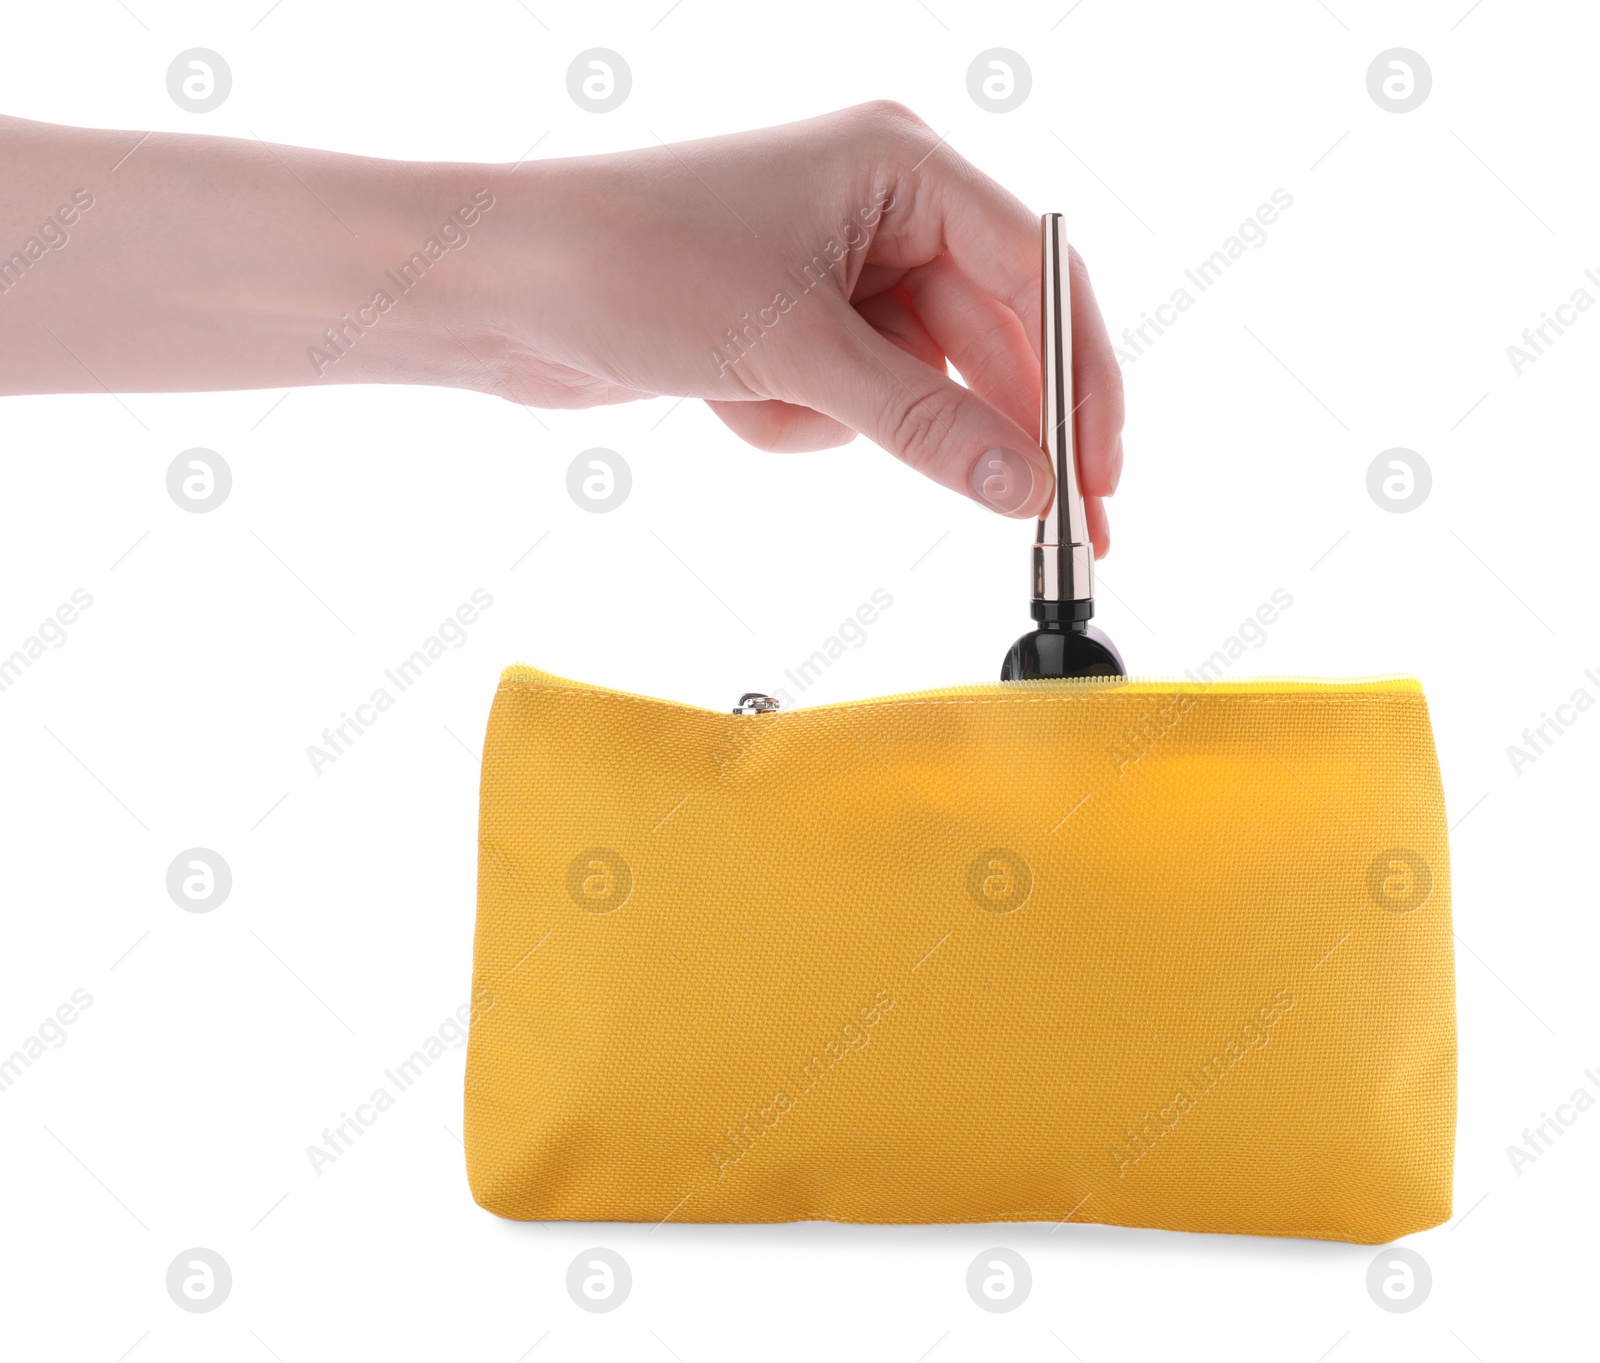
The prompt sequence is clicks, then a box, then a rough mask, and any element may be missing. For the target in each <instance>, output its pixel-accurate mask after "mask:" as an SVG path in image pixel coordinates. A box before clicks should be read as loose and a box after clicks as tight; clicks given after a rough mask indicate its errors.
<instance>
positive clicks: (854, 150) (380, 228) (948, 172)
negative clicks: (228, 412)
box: [0, 105, 1122, 552]
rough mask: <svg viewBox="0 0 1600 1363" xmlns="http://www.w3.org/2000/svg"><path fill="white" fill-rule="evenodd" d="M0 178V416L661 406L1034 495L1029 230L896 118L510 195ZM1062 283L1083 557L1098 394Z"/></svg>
mask: <svg viewBox="0 0 1600 1363" xmlns="http://www.w3.org/2000/svg"><path fill="white" fill-rule="evenodd" d="M0 148H3V150H4V154H5V162H6V164H7V166H8V183H7V188H6V193H5V202H4V204H3V205H0V392H6V393H61V392H99V391H111V392H138V391H158V390H169V391H170V390H184V391H192V390H198V389H217V388H255V387H284V386H291V385H301V384H313V383H428V384H439V385H447V386H454V387H462V388H471V389H477V390H479V391H483V392H486V393H494V394H497V395H499V396H501V397H504V398H508V399H510V400H512V401H515V402H521V403H528V404H533V405H540V406H561V407H576V406H589V405H593V404H597V403H607V402H623V401H628V400H631V399H634V398H639V397H646V396H655V395H657V394H676V395H688V396H692V397H697V398H702V399H704V400H706V401H707V402H708V403H709V405H710V406H711V407H712V409H713V410H714V411H716V413H717V414H718V416H719V417H721V418H722V419H723V421H725V422H726V423H727V424H728V425H729V426H730V427H731V428H732V429H733V430H734V431H735V432H736V433H738V434H739V435H740V436H741V437H743V438H744V439H745V440H747V441H749V442H750V443H752V444H755V445H757V446H760V447H761V448H764V449H783V450H792V449H818V448H824V447H827V446H831V445H837V444H842V443H844V442H846V441H848V440H849V439H850V438H852V436H853V435H854V434H855V433H857V432H860V433H862V434H865V435H867V436H868V437H869V438H871V439H872V440H874V441H876V442H877V443H878V444H880V445H882V446H883V447H884V448H886V449H888V450H890V451H891V452H892V453H894V454H896V455H898V456H899V457H900V458H902V459H903V460H905V461H906V462H907V463H909V464H911V465H912V466H913V467H915V468H917V469H919V470H920V471H921V472H923V473H925V474H926V475H928V476H929V477H931V478H933V479H935V480H936V481H938V482H940V483H942V484H944V485H945V486H947V487H950V488H952V489H954V490H956V491H959V492H962V493H964V494H965V495H967V496H970V497H972V498H974V500H977V501H980V502H984V503H985V504H988V505H992V506H993V507H994V508H995V509H996V510H999V511H1002V512H1004V513H1006V514H1009V515H1015V516H1031V515H1036V514H1038V512H1039V511H1040V509H1041V508H1042V507H1044V506H1045V505H1047V504H1048V502H1049V500H1050V497H1051V495H1052V492H1053V488H1052V485H1051V473H1050V468H1049V463H1048V461H1047V460H1046V458H1045V456H1044V454H1043V452H1042V451H1041V450H1040V449H1039V446H1038V440H1037V423H1038V403H1039V394H1038V377H1037V374H1038V363H1037V359H1036V353H1035V352H1036V347H1037V337H1038V330H1039V299H1038V290H1039V244H1038V243H1039V238H1038V220H1037V218H1036V216H1035V215H1034V214H1033V213H1032V212H1030V211H1029V210H1028V209H1027V208H1025V207H1024V206H1023V205H1022V204H1021V203H1019V202H1018V201H1017V200H1016V199H1015V198H1013V197H1012V196H1011V195H1010V194H1008V193H1007V192H1006V191H1005V190H1003V189H1001V188H1000V187H999V186H998V185H996V184H995V183H994V182H993V181H991V180H989V179H988V178H987V177H985V176H983V175H982V174H981V173H979V172H978V171H976V170H975V169H973V168H972V167H971V166H970V165H968V164H967V163H965V162H964V161H962V160H961V159H960V157H958V156H957V155H956V154H955V153H954V152H953V151H951V150H950V149H949V148H948V147H946V146H943V145H941V144H940V143H939V140H938V139H937V138H936V137H935V136H934V135H933V134H932V133H931V132H930V131H929V130H928V129H927V127H926V126H925V125H924V124H922V123H921V122H920V121H919V120H917V119H916V118H915V117H914V116H913V115H911V114H909V113H908V112H906V111H905V110H902V109H899V108H898V107H897V106H893V105H872V106H863V107H862V108H858V109H851V110H845V111H843V112H841V113H838V114H831V115H826V116H824V117H822V118H817V119H811V120H808V121H806V122H803V123H796V124H790V125H786V126H783V127H778V128H769V129H762V130H759V131H755V132H750V133H742V134H736V135H733V136H729V137H721V138H713V139H708V140H705V141H700V142H691V143H683V144H679V145H676V146H672V147H666V146H658V147H654V148H649V149H645V150H641V151H630V152H623V153H617V154H614V155H608V156H595V157H581V158H573V159H569V160H552V161H544V162H537V163H523V164H519V165H515V166H507V165H474V164H464V163H420V162H399V161H384V160H378V159H375V158H370V157H360V156H348V155H341V154H337V153H332V152H323V151H314V150H308V149H304V148H295V147H280V146H270V145H268V144H265V143H262V142H257V141H248V140H239V139H231V138H212V137H200V136H191V135H183V134H170V133H152V134H148V135H142V134H140V133H137V132H110V131H98V130H89V129H78V128H62V127H55V126H52V125H48V124H41V123H31V122H27V121H24V120H20V119H0ZM1073 269H1074V271H1075V279H1074V303H1075V308H1074V316H1073V329H1074V335H1075V340H1076V347H1075V349H1076V355H1077V362H1076V379H1077V389H1078V392H1079V393H1080V394H1081V395H1086V396H1084V397H1082V398H1081V402H1082V406H1081V407H1080V409H1079V412H1078V415H1077V423H1078V437H1079V448H1080V452H1081V454H1080V457H1081V460H1082V463H1083V472H1084V481H1085V486H1086V491H1087V492H1088V493H1089V501H1090V523H1091V529H1092V531H1093V532H1094V538H1095V541H1096V544H1097V546H1099V548H1100V551H1101V552H1104V548H1105V544H1106V534H1105V519H1104V512H1103V508H1102V506H1101V498H1102V497H1103V496H1105V495H1107V494H1109V493H1110V492H1111V490H1112V489H1113V487H1114V486H1115V483H1116V478H1117V474H1118V473H1119V472H1120V465H1121V457H1122V453H1121V427H1122V389H1121V381H1120V376H1119V374H1118V371H1117V367H1116V363H1115V360H1114V359H1113V357H1112V352H1111V346H1110V342H1109V340H1108V338H1107V336H1106V333H1105V327H1104V324H1103V323H1102V322H1101V320H1100V316H1099V312H1098V309H1097V308H1096V306H1095V304H1094V299H1093V294H1092V292H1091V291H1090V289H1089V286H1088V280H1087V277H1086V275H1085V274H1084V272H1083V267H1082V262H1081V260H1078V259H1077V258H1076V257H1074V259H1073ZM947 361H948V362H949V364H953V365H954V366H955V367H956V368H957V369H958V370H959V371H960V372H961V374H962V375H963V376H965V378H966V379H967V384H968V386H963V385H962V384H960V383H957V382H956V381H955V380H953V379H952V378H950V377H949V376H948V373H947ZM995 450H1000V451H1003V452H1004V454H1003V458H1004V462H1005V464H1006V467H1007V469H1008V471H1009V472H1010V475H1011V476H1010V477H1008V478H1004V479H1000V480H996V479H994V478H993V477H992V476H988V475H989V473H990V466H991V460H992V455H993V451H995ZM975 474H976V475H977V476H975ZM986 488H987V492H986V490H985V489H986Z"/></svg>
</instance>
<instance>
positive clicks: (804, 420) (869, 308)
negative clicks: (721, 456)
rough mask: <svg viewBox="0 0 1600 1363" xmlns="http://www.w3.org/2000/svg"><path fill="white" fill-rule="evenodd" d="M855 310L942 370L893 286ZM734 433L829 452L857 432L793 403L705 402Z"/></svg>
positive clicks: (781, 446)
mask: <svg viewBox="0 0 1600 1363" xmlns="http://www.w3.org/2000/svg"><path fill="white" fill-rule="evenodd" d="M858 311H859V312H860V313H861V315H862V316H863V317H865V318H866V319H867V321H868V322H870V323H871V324H872V326H873V327H874V328H876V330H877V331H878V332H879V333H880V334H881V335H883V336H885V337H887V338H888V339H889V340H890V341H892V342H893V343H894V344H895V345H897V346H899V347H900V349H901V350H903V351H905V352H906V353H907V354H908V355H913V356H915V357H916V358H917V359H919V360H921V361H922V363H923V364H925V365H928V366H929V367H930V368H933V369H936V370H938V371H939V373H941V374H942V373H944V353H943V352H942V351H941V350H940V349H939V347H938V345H937V344H936V343H935V341H934V340H933V338H932V337H931V336H929V335H928V331H927V328H926V327H924V326H923V325H922V323H921V322H920V321H918V319H917V314H916V311H915V309H913V308H912V306H911V303H910V300H909V299H907V298H906V296H905V295H904V294H903V293H901V292H899V291H898V290H896V289H891V290H889V291H888V292H886V293H882V294H879V295H878V296H877V297H875V298H872V299H869V300H867V302H866V303H864V304H863V305H862V306H861V307H860V308H859V309H858ZM706 406H707V407H709V408H710V409H711V410H712V411H713V412H714V413H715V414H716V415H717V416H718V417H719V418H720V419H721V421H722V422H723V424H724V425H725V426H727V427H728V429H729V430H731V431H732V432H733V433H734V434H735V435H737V436H738V437H739V438H740V439H741V440H744V441H746V442H748V443H749V444H751V445H754V446H755V447H756V448H757V449H762V450H772V451H774V452H777V453H791V452H795V451H801V450H828V449H834V448H836V447H837V446H839V445H848V444H849V443H850V442H851V441H852V440H854V439H855V437H856V433H855V432H854V431H853V430H851V429H850V428H849V427H848V426H845V425H844V424H842V423H841V422H838V421H835V420H834V419H833V418H832V417H831V416H824V415H823V414H822V413H821V412H814V411H812V410H811V409H810V408H809V407H801V406H798V405H796V404H795V403H792V402H780V401H778V400H777V399H771V400H769V401H765V402H719V401H707V403H706Z"/></svg>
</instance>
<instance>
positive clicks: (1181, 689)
mask: <svg viewBox="0 0 1600 1363" xmlns="http://www.w3.org/2000/svg"><path fill="white" fill-rule="evenodd" d="M500 680H501V682H502V683H505V682H513V683H515V682H521V683H523V684H529V683H533V684H536V685H545V686H564V687H575V688H578V689H580V690H584V691H610V692H611V693H612V694H614V695H634V696H636V698H638V699H641V700H649V701H652V702H654V703H655V704H657V705H672V706H677V707H678V708H679V709H683V710H697V711H699V712H700V713H702V714H712V713H715V712H714V711H708V710H706V709H705V708H704V707H703V706H699V705H686V704H684V702H682V701H676V700H660V699H658V698H657V697H655V696H638V695H637V693H636V692H619V691H616V690H615V689H614V688H612V687H608V686H596V685H595V684H594V683H593V682H580V681H573V680H572V679H570V678H568V677H558V676H556V675H555V674H554V673H553V672H544V671H541V670H540V669H539V668H537V667H529V666H527V665H526V664H524V663H514V664H512V665H511V666H510V667H508V668H506V669H505V671H504V672H502V673H501V674H500ZM1089 691H1130V692H1135V693H1140V694H1147V695H1175V694H1179V693H1190V694H1194V695H1209V694H1213V693H1214V694H1216V695H1220V696H1236V695H1254V694H1260V693H1265V692H1294V691H1299V692H1316V693H1337V692H1341V691H1344V692H1357V691H1360V692H1369V693H1370V692H1377V693H1391V694H1393V693H1400V694H1410V695H1417V696H1420V695H1421V694H1422V683H1421V682H1420V681H1418V680H1417V678H1415V677H1412V676H1408V675H1405V674H1401V673H1393V674H1389V675H1386V676H1377V677H1348V678H1328V677H1241V678H1238V679H1234V680H1219V681H1210V682H1208V681H1197V680H1195V679H1194V678H1192V677H1062V678H1052V679H1047V680H1042V681H1010V682H973V683H971V684H968V685H964V686H940V687H934V688H931V689H929V690H926V691H899V692H895V693H894V694H891V695H887V696H872V697H870V698H868V699H866V700H841V701H828V702H825V703H824V704H821V705H802V706H797V707H795V708H794V709H791V710H787V711H785V712H784V713H785V714H802V713H809V712H811V711H816V710H834V709H839V708H841V707H847V706H862V705H887V704H896V703H904V702H907V701H934V700H955V699H960V698H963V697H967V696H1014V695H1018V694H1027V693H1030V692H1032V693H1041V694H1047V695H1048V694H1059V693H1073V692H1089ZM778 708H779V702H778V701H777V700H776V699H774V698H773V697H772V696H769V695H767V694H765V693H764V692H760V691H747V692H745V693H744V694H743V695H742V696H740V697H739V704H738V705H737V706H735V707H734V709H733V713H734V714H736V715H765V714H772V713H774V712H776V711H777V710H778Z"/></svg>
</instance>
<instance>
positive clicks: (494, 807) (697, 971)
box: [465, 667, 1456, 1243]
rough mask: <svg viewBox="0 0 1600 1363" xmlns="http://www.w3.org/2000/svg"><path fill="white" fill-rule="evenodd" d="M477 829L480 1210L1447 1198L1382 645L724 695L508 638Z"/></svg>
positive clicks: (1400, 766) (1355, 1229)
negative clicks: (859, 688) (734, 709)
mask: <svg viewBox="0 0 1600 1363" xmlns="http://www.w3.org/2000/svg"><path fill="white" fill-rule="evenodd" d="M479 847H480V859H479V882H478V922H477V937H476V942H475V946H474V965H473V971H474V978H473V988H474V996H475V998H476V999H478V1000H479V1001H480V1006H479V1016H478V1018H477V1020H476V1022H475V1023H474V1025H473V1028H472V1033H471V1040H470V1044H469V1052H468V1057H467V1081H466V1116H465V1127H466V1149H467V1171H468V1176H469V1179H470V1182H471V1186H472V1192H473V1196H474V1197H475V1198H476V1199H477V1201H478V1202H479V1203H480V1204H482V1205H483V1206H484V1207H486V1208H487V1209H489V1210H490V1211H492V1212H495V1213H497V1214H499V1215H501V1216H507V1217H517V1218H521V1219H530V1220H546V1219H550V1220H569V1219H570V1220H601V1221H641V1222H650V1223H657V1222H662V1221H667V1220H673V1221H795V1220H809V1219H825V1220H831V1221H856V1222H961V1221H967V1222H972V1221H1041V1222H1049V1223H1060V1222H1063V1221H1089V1222H1102V1223H1107V1224H1112V1225H1122V1226H1155V1227H1164V1228H1168V1229H1172V1230H1189V1231H1228V1232H1237V1233H1242V1234H1250V1235H1293V1236H1312V1237H1317V1238H1321V1239H1331V1240H1351V1241H1358V1242H1363V1243H1377V1242H1383V1241H1388V1240H1392V1239H1395V1238H1396V1237H1398V1236H1402V1235H1405V1234H1407V1233H1409V1232H1412V1231H1418V1230H1422V1229H1424V1228H1426V1227H1429V1226H1434V1225H1437V1224H1439V1223H1440V1222H1441V1221H1444V1220H1445V1219H1447V1218H1448V1216H1449V1215H1450V1190H1451V1164H1452V1158H1453V1151H1454V1138H1455V1111H1456V1092H1455V1065H1456V1034H1455V994H1454V971H1453V960H1452V953H1451V927H1450V881H1449V848H1448V844H1447V839H1446V826H1445V813H1444V799H1443V794H1442V792H1441V789H1440V782H1439V769H1438V761H1437V758H1436V756H1435V751H1434V743H1433V734H1432V729H1431V726H1430V724H1429V720H1428V709H1427V702H1426V701H1425V700H1424V698H1423V694H1422V689H1421V686H1420V685H1419V684H1418V683H1417V682H1416V681H1414V680H1411V679H1408V678H1380V679H1369V680H1361V681H1339V682H1330V681H1309V680H1299V679H1290V680H1270V681H1248V682H1217V683H1213V684H1210V685H1207V684H1205V683H1203V682H1201V683H1195V682H1152V681H1139V680H1132V681H1125V680H1122V679H1115V680H1106V679H1096V680H1092V681H1049V682H1010V683H995V684H992V685H980V686H967V687H955V688H950V689H946V690H940V691H927V692H918V693H914V694H908V695H900V696H889V697H884V698H882V699H878V700H871V701H863V702H860V703H849V704H838V705H821V706H816V707H813V708H802V709H796V710H790V711H778V712H776V713H758V714H726V713H716V712H713V711H710V710H704V709H700V708H698V707H694V706H688V705H681V704H675V703H671V702H667V701H660V700H651V699H648V698H645V697H642V696H636V695H628V694H625V693H623V692H619V691H612V690H606V689H603V688H600V687H595V686H587V685H584V684H582V683H578V682H571V681H567V680H564V679H562V678H560V677H554V676H550V675H549V674H547V673H543V672H539V671H536V670H534V669H533V668H528V667H512V668H509V669H508V670H507V671H506V672H505V674H504V675H503V677H502V679H501V682H500V687H499V691H498V693H497V695H496V697H495V701H494V707H493V710H492V712H491V714H490V717H489V726H488V734H487V738H486V740H485V744H484V753H483V779H482V813H481V828H480V835H479Z"/></svg>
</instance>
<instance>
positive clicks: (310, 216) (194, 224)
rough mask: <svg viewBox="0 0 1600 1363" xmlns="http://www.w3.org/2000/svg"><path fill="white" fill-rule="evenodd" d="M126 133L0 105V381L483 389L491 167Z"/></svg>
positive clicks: (120, 387) (53, 386)
mask: <svg viewBox="0 0 1600 1363" xmlns="http://www.w3.org/2000/svg"><path fill="white" fill-rule="evenodd" d="M140 138H141V134H139V133H137V132H114V131H101V130H90V129H79V128H62V127H55V126H52V125H49V124H43V123H32V122H27V121H24V120H20V119H10V118H0V161H3V163H4V165H5V167H6V170H5V184H4V190H3V196H4V198H3V203H0V392H5V393H63V392H97V391H101V390H110V391H113V392H138V391H161V390H200V389H222V388H259V387H284V386H289V385H299V384H307V383H338V382H344V383H439V384H455V385H462V386H469V387H486V386H490V385H489V383H488V381H487V380H486V379H485V378H484V376H482V375H479V376H477V377H474V375H473V374H472V373H471V372H469V371H471V370H473V369H475V368H481V367H482V361H483V360H484V359H485V358H487V356H486V355H485V353H484V352H485V351H486V350H492V348H493V341H492V339H490V338H488V337H487V336H486V335H485V334H483V333H482V332H481V330H480V327H479V323H478V320H477V316H476V314H477V313H478V312H479V311H481V308H480V307H479V305H478V304H477V302H476V295H477V292H478V291H479V286H478V284H477V283H476V282H475V280H474V278H473V277H472V274H471V270H470V269H469V268H468V265H467V259H468V257H470V256H472V255H473V254H478V255H480V256H481V255H482V254H483V252H482V249H481V242H480V240H479V239H480V238H481V237H482V236H484V235H486V234H487V233H488V232H489V231H490V229H491V228H492V224H493V220H494V218H495V214H496V210H497V209H499V211H500V213H501V215H502V216H504V215H505V212H506V209H505V207H504V204H503V200H504V197H505V187H506V185H507V184H508V183H509V172H508V169H507V168H501V167H489V166H474V165H454V164H447V163H413V162H399V161H382V160H376V159H373V158H369V157H359V156H345V155H339V154H336V153H332V152H323V151H314V150H307V149H304V148H296V147H278V146H268V145H266V144H263V143H260V142H255V141H248V140H241V139H234V138H212V137H197V136H189V135H182V134H171V133H153V134H150V135H149V136H146V137H144V138H143V140H142V141H141V140H140ZM526 179H527V177H526V168H524V171H523V173H522V176H521V180H520V182H519V184H525V183H526ZM497 190H498V191H499V192H497ZM521 192H523V191H522V190H521V189H520V187H519V193H521Z"/></svg>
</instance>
